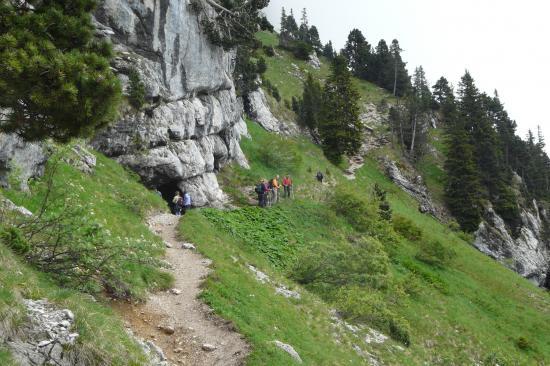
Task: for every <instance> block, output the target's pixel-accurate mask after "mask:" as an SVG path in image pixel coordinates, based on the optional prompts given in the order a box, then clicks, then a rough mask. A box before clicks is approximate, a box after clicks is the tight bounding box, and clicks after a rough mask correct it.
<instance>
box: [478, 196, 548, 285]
mask: <svg viewBox="0 0 550 366" xmlns="http://www.w3.org/2000/svg"><path fill="white" fill-rule="evenodd" d="M521 221H522V224H521V227H520V228H519V235H517V237H514V236H512V235H511V234H510V232H509V229H508V228H507V227H506V224H505V223H504V220H503V219H502V218H501V217H500V216H499V215H498V214H497V213H496V212H495V211H494V210H493V208H492V207H491V206H490V205H489V206H488V207H487V208H486V209H485V217H484V220H483V222H482V223H481V224H480V225H479V229H478V230H477V231H476V233H475V236H476V238H475V242H474V246H475V247H476V248H477V249H479V250H480V251H481V252H483V253H485V254H487V255H488V256H490V257H492V258H494V259H496V260H498V261H499V262H501V263H502V264H504V265H505V266H507V267H509V268H510V269H512V270H514V271H516V272H517V273H519V274H520V275H522V276H523V277H525V278H527V279H529V280H530V281H532V282H533V283H534V284H536V285H537V286H548V284H547V280H548V278H547V277H548V270H549V268H550V243H549V241H548V238H547V235H548V232H547V230H548V225H549V224H550V220H549V217H548V215H547V212H546V210H545V208H543V207H542V206H540V205H539V203H537V201H533V202H532V203H530V204H529V205H526V207H524V208H522V210H521Z"/></svg>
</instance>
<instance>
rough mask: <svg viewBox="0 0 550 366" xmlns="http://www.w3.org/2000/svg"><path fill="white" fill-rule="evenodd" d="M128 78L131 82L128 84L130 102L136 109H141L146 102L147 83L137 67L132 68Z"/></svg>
mask: <svg viewBox="0 0 550 366" xmlns="http://www.w3.org/2000/svg"><path fill="white" fill-rule="evenodd" d="M128 78H129V79H130V84H129V85H128V99H129V100H130V104H131V105H132V106H133V107H134V108H136V109H141V107H143V104H144V103H145V85H144V84H143V82H142V81H141V78H140V76H139V73H138V72H137V70H135V69H132V70H130V73H129V75H128Z"/></svg>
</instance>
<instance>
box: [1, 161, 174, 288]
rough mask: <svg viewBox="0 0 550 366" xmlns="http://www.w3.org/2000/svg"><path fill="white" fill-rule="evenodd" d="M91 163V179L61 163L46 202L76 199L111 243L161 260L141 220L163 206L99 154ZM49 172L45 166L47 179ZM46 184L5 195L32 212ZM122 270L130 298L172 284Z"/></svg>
mask: <svg viewBox="0 0 550 366" xmlns="http://www.w3.org/2000/svg"><path fill="white" fill-rule="evenodd" d="M96 157H97V166H96V168H95V170H94V172H93V173H92V174H91V175H87V174H83V173H82V172H80V171H79V170H77V169H76V168H74V167H73V166H71V165H69V164H67V163H64V162H62V163H60V164H59V165H58V167H57V169H56V170H55V174H54V178H53V189H52V194H51V196H53V197H58V200H62V199H64V197H65V196H67V195H76V196H77V197H78V202H79V204H80V205H82V206H83V207H85V209H86V210H87V211H88V210H89V212H90V215H91V216H92V217H93V218H94V219H95V221H96V222H97V223H99V224H101V225H103V227H105V228H106V229H108V230H109V232H110V234H111V237H113V238H116V239H117V240H121V241H125V242H128V243H130V247H132V246H133V247H134V248H135V249H138V248H139V249H143V250H144V251H145V252H146V254H147V255H148V256H150V257H152V258H155V257H160V256H161V255H162V253H163V251H164V245H163V243H162V241H161V240H160V239H159V238H158V237H157V236H155V235H153V234H152V233H151V232H150V231H149V229H148V228H147V227H146V226H145V225H144V220H145V218H146V216H147V214H148V212H149V211H161V210H165V209H166V203H165V202H164V201H163V200H162V198H160V197H159V196H157V195H156V194H154V193H152V192H150V191H148V190H146V189H145V188H144V187H143V186H142V185H141V184H140V182H139V178H138V177H137V175H135V174H133V173H131V172H129V171H127V170H125V169H123V168H122V167H121V166H120V165H119V164H118V163H116V162H115V161H113V160H111V159H108V158H106V157H104V156H102V155H101V154H99V153H97V154H96ZM50 160H52V159H50ZM51 170H52V165H51V164H50V165H48V167H47V172H46V176H47V175H48V174H49V172H50V171H51ZM46 180H47V179H45V178H44V179H42V180H39V181H34V182H32V183H31V184H30V189H31V193H30V194H27V193H24V192H20V191H15V190H8V191H5V192H4V194H5V196H6V197H8V198H9V199H11V200H12V201H13V202H14V203H16V204H17V205H20V206H24V207H26V208H28V209H29V210H31V211H32V212H36V211H37V210H39V209H40V207H41V205H42V202H43V199H44V196H45V194H46V192H47V182H46ZM124 270H125V271H126V273H127V275H126V276H124V280H125V282H126V283H127V284H128V285H129V290H130V291H131V293H132V296H133V297H135V298H141V297H143V296H144V295H145V293H146V291H147V290H149V289H154V288H166V287H167V286H169V284H170V281H171V279H170V278H169V277H168V276H167V275H166V274H165V273H164V272H162V271H159V270H158V269H155V268H152V267H151V266H149V265H135V264H134V263H132V262H130V261H128V262H127V263H125V264H124Z"/></svg>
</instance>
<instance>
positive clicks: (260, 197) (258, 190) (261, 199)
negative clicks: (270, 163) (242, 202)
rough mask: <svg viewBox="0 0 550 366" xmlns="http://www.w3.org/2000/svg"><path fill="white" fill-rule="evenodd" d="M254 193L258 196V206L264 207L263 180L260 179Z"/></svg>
mask: <svg viewBox="0 0 550 366" xmlns="http://www.w3.org/2000/svg"><path fill="white" fill-rule="evenodd" d="M254 191H255V192H256V194H257V195H258V206H260V207H265V186H264V181H263V179H260V181H259V182H258V184H256V187H255V188H254Z"/></svg>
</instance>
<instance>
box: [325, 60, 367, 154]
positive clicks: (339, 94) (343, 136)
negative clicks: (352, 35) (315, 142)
mask: <svg viewBox="0 0 550 366" xmlns="http://www.w3.org/2000/svg"><path fill="white" fill-rule="evenodd" d="M351 77H352V75H351V73H350V71H349V70H348V64H347V60H346V59H345V58H344V57H342V56H337V57H336V58H335V59H334V62H333V63H332V66H331V75H330V76H329V78H328V80H327V82H326V84H325V88H324V92H323V107H322V112H321V120H320V124H319V132H320V135H321V139H322V142H323V150H324V152H325V155H326V156H327V158H329V159H330V160H331V161H333V162H335V163H338V162H340V161H341V158H342V155H343V154H348V155H352V154H355V153H357V151H358V150H359V148H360V147H361V132H362V129H361V122H360V120H359V107H358V101H359V93H358V92H357V90H356V89H355V87H354V86H353V83H352V79H351Z"/></svg>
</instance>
